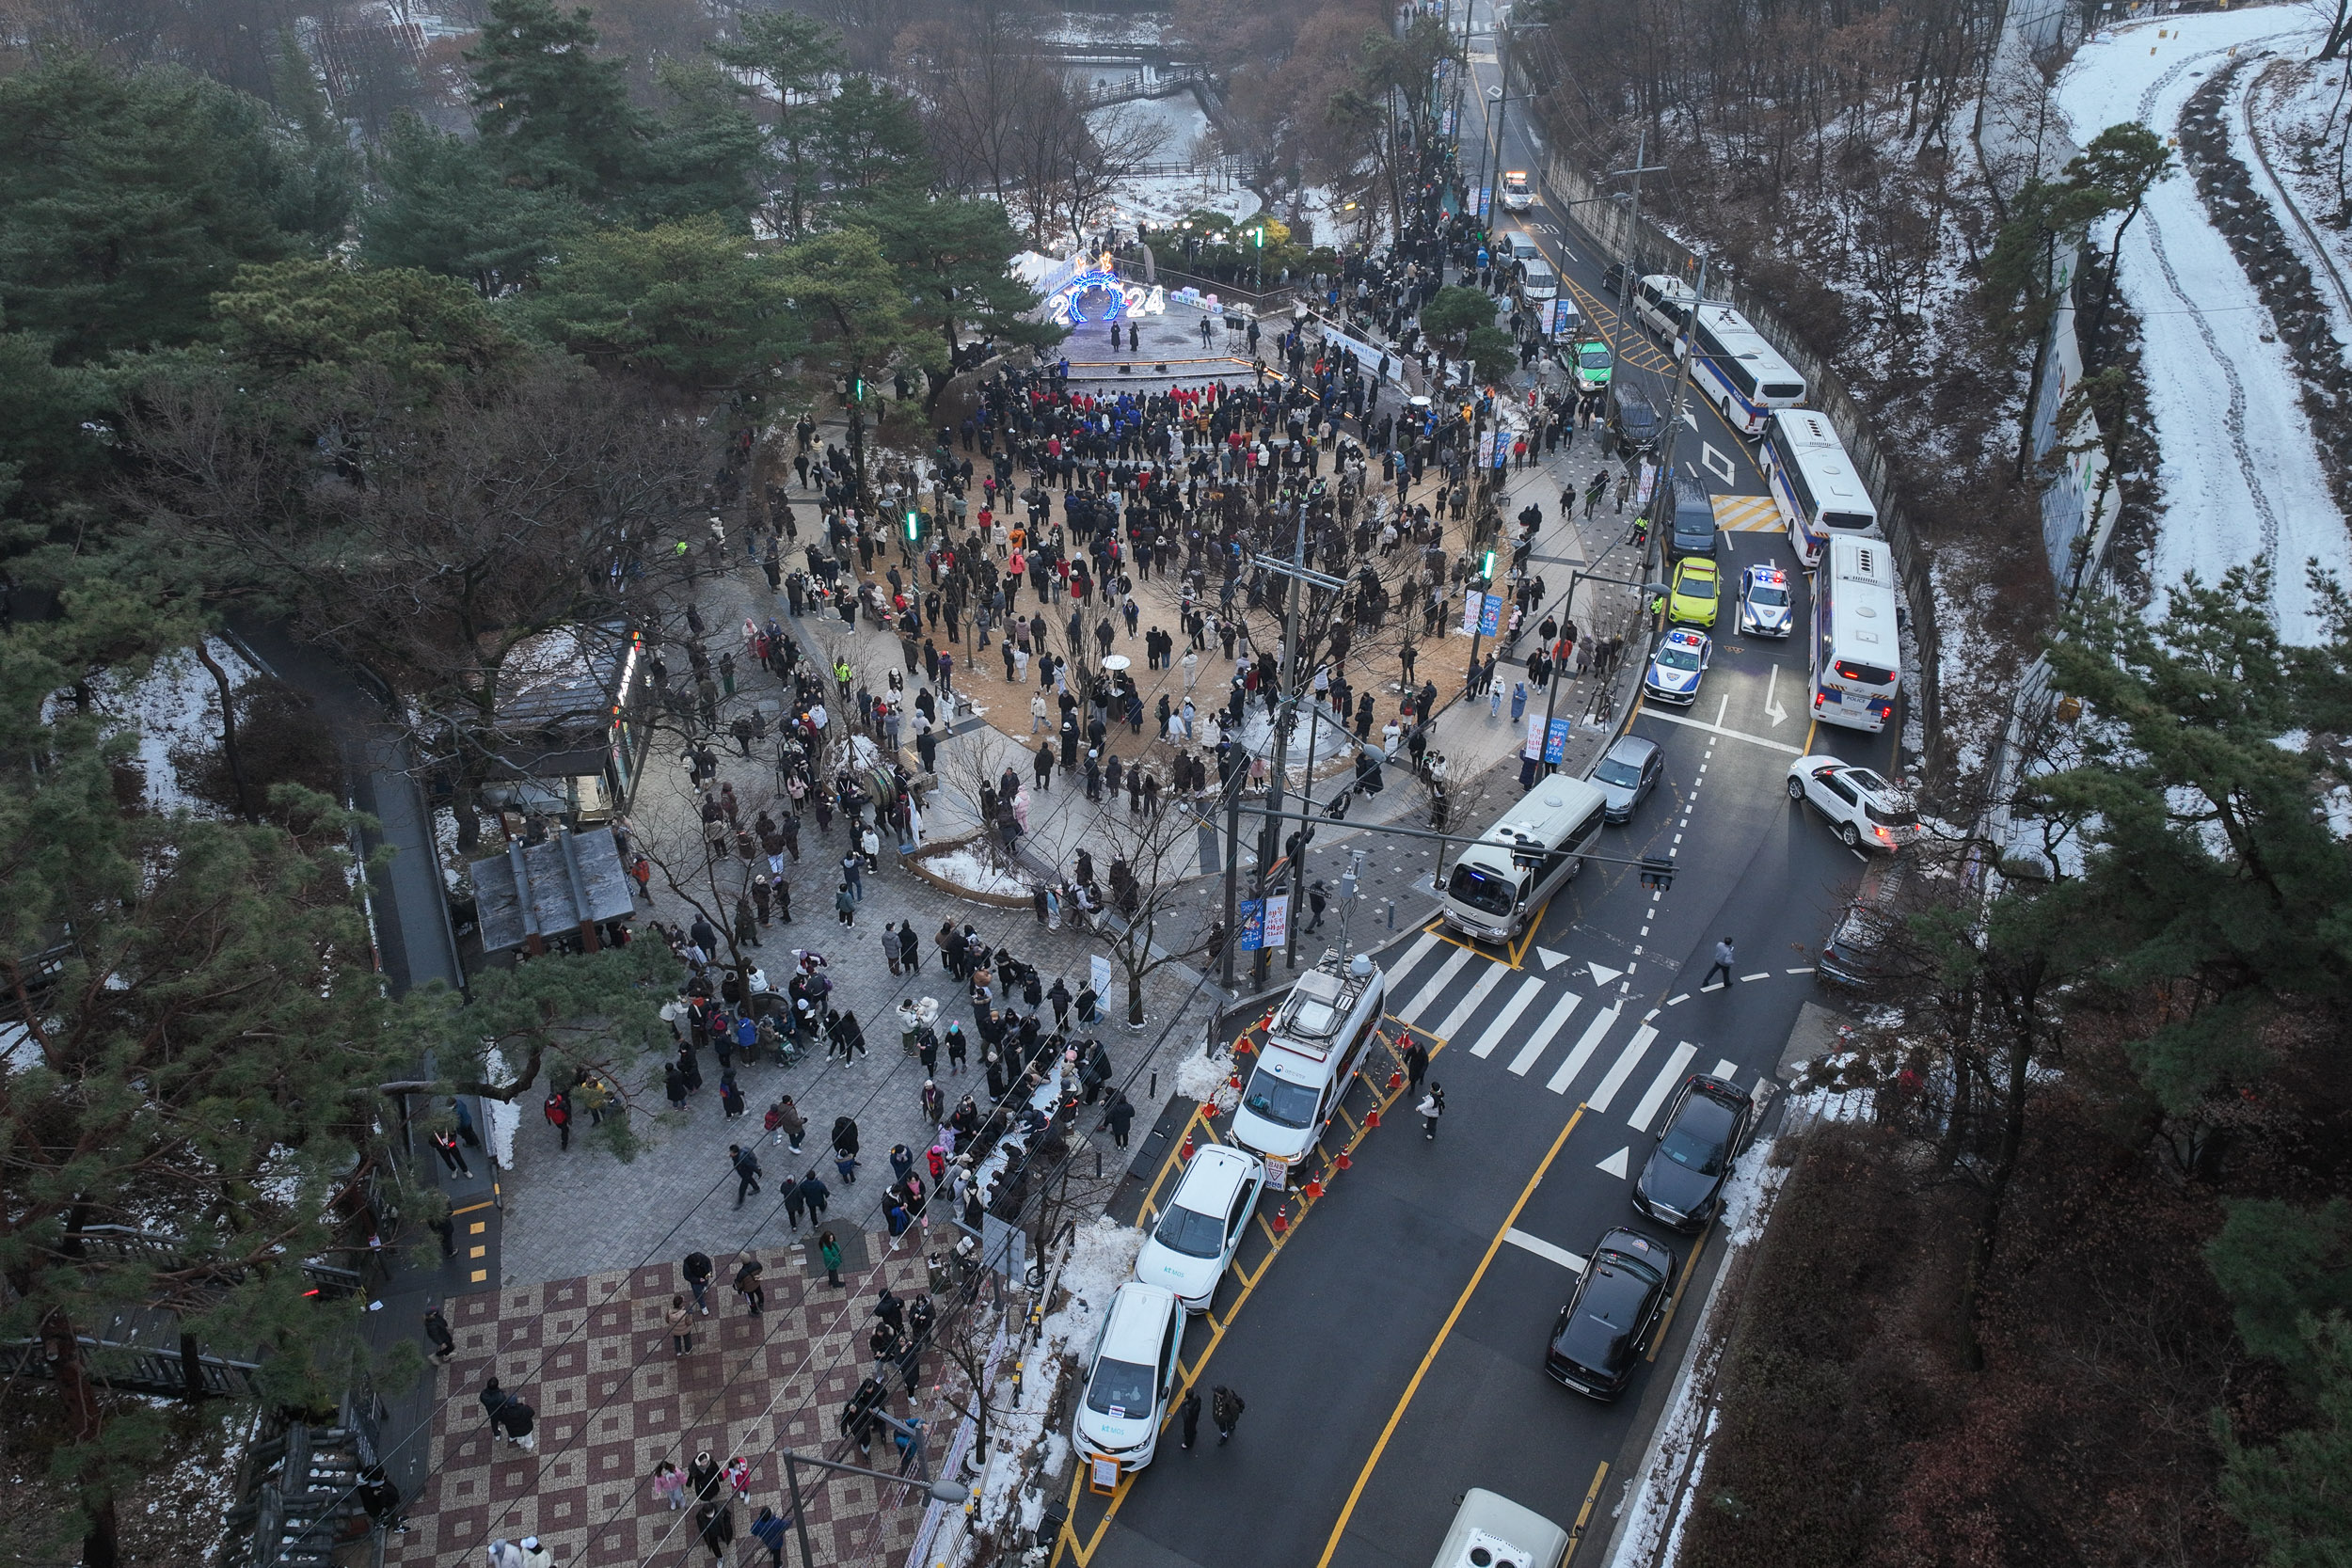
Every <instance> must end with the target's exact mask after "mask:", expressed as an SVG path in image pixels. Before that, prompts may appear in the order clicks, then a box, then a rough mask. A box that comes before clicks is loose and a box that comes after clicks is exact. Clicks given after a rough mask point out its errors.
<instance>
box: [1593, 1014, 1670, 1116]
mask: <svg viewBox="0 0 2352 1568" xmlns="http://www.w3.org/2000/svg"><path fill="white" fill-rule="evenodd" d="M1657 1037H1658V1031H1657V1030H1655V1029H1653V1028H1651V1027H1650V1026H1649V1025H1648V1024H1646V1023H1645V1024H1643V1025H1642V1026H1641V1027H1640V1028H1639V1029H1636V1030H1634V1031H1633V1038H1632V1039H1630V1040H1629V1041H1628V1042H1627V1043H1626V1048H1625V1049H1624V1050H1623V1051H1622V1052H1620V1053H1618V1054H1617V1059H1616V1060H1615V1061H1613V1062H1612V1063H1611V1064H1610V1065H1609V1072H1608V1074H1607V1076H1605V1077H1603V1078H1602V1079H1601V1081H1600V1083H1599V1084H1598V1085H1596V1086H1595V1088H1594V1089H1593V1095H1592V1098H1591V1099H1590V1100H1588V1101H1585V1103H1586V1104H1587V1105H1590V1106H1591V1107H1592V1108H1593V1109H1594V1110H1595V1111H1606V1110H1607V1109H1609V1102H1610V1101H1613V1100H1614V1099H1616V1098H1617V1091H1618V1090H1619V1089H1621V1088H1623V1087H1625V1081H1626V1080H1627V1079H1628V1078H1630V1077H1632V1076H1633V1069H1635V1068H1636V1067H1638V1066H1640V1065H1641V1061H1642V1053H1643V1052H1645V1051H1647V1050H1648V1049H1649V1042H1650V1041H1652V1040H1654V1039H1656V1038H1657Z"/></svg>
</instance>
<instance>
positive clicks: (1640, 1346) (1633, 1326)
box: [1544, 1229, 1675, 1400]
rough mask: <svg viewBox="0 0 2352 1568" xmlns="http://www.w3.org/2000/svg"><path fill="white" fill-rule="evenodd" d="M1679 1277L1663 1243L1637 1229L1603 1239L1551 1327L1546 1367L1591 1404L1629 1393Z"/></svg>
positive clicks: (1614, 1232)
mask: <svg viewBox="0 0 2352 1568" xmlns="http://www.w3.org/2000/svg"><path fill="white" fill-rule="evenodd" d="M1674 1278H1675V1259H1674V1254H1673V1253H1671V1252H1668V1251H1667V1250H1666V1249H1665V1247H1664V1246H1663V1245H1661V1243H1657V1242H1653V1241H1651V1240H1650V1239H1649V1238H1648V1237H1647V1236H1645V1235H1643V1234H1641V1233H1640V1232H1639V1231H1635V1230H1622V1229H1620V1230H1612V1231H1610V1232H1609V1233H1608V1234H1606V1235H1604V1236H1603V1237H1601V1239H1600V1242H1599V1243H1598V1244H1597V1245H1596V1246H1595V1247H1594V1248H1593V1256H1592V1258H1591V1259H1590V1260H1589V1261H1587V1262H1586V1263H1585V1265H1584V1274H1583V1276H1582V1277H1581V1278H1580V1279H1578V1280H1577V1282H1576V1292H1575V1293H1574V1294H1573V1295H1571V1296H1569V1297H1568V1304H1567V1305H1566V1306H1565V1307H1562V1308H1560V1321H1559V1322H1558V1323H1555V1324H1553V1325H1552V1330H1551V1343H1550V1345H1549V1348H1548V1349H1547V1350H1546V1351H1545V1353H1544V1370H1545V1371H1546V1372H1548V1373H1549V1374H1550V1376H1551V1378H1552V1379H1553V1381H1555V1382H1558V1383H1564V1384H1565V1385H1567V1386H1569V1387H1571V1388H1573V1389H1575V1390H1576V1391H1577V1392H1578V1393H1580V1394H1584V1395H1588V1396H1590V1397H1591V1398H1593V1399H1597V1400H1613V1399H1615V1398H1616V1397H1617V1396H1618V1395H1619V1394H1622V1393H1624V1392H1625V1386H1626V1385H1627V1384H1629V1383H1630V1382H1632V1381H1633V1369H1634V1368H1636V1367H1638V1366H1640V1365H1641V1363H1642V1353H1643V1352H1644V1351H1645V1350H1646V1349H1648V1348H1649V1338H1650V1336H1651V1335H1652V1334H1655V1333H1656V1332H1657V1331H1658V1323H1659V1320H1660V1319H1661V1318H1663V1317H1664V1316H1665V1315H1666V1303H1667V1302H1668V1301H1669V1300H1671V1299H1672V1298H1673V1296H1674Z"/></svg>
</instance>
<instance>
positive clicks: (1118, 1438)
mask: <svg viewBox="0 0 2352 1568" xmlns="http://www.w3.org/2000/svg"><path fill="white" fill-rule="evenodd" d="M1183 1338H1184V1308H1183V1307H1179V1306H1177V1305H1176V1295H1175V1292H1174V1291H1166V1290H1162V1289H1161V1288H1160V1287H1159V1286H1157V1285H1140V1284H1137V1283H1136V1282H1135V1281H1133V1280H1130V1281H1128V1282H1127V1283H1126V1284H1124V1285H1121V1286H1120V1288H1119V1289H1118V1290H1117V1291H1113V1292H1112V1294H1111V1305H1110V1309H1109V1310H1108V1311H1106V1312H1104V1314H1103V1328H1102V1332H1101V1333H1099V1334H1097V1335H1096V1336H1095V1338H1094V1354H1093V1356H1092V1357H1091V1358H1090V1359H1089V1361H1088V1363H1087V1382H1086V1396H1085V1398H1083V1399H1082V1400H1081V1401H1080V1402H1079V1403H1078V1422H1077V1437H1078V1452H1079V1453H1080V1454H1082V1455H1084V1456H1085V1457H1086V1458H1087V1459H1088V1460H1089V1461H1092V1460H1101V1459H1107V1460H1110V1461H1112V1462H1113V1463H1115V1464H1117V1465H1118V1466H1119V1467H1120V1469H1122V1470H1140V1469H1142V1468H1143V1467H1144V1466H1145V1465H1149V1464H1151V1463H1152V1453H1153V1451H1154V1450H1155V1449H1157V1448H1158V1447H1159V1439H1160V1420H1161V1418H1163V1417H1164V1416H1166V1415H1167V1414H1168V1396H1169V1395H1170V1394H1171V1393H1173V1392H1174V1391H1175V1387H1176V1348H1177V1345H1178V1343H1179V1342H1180V1341H1181V1340H1182V1339H1183Z"/></svg>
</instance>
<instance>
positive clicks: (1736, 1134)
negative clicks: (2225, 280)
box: [1633, 1072, 1756, 1230]
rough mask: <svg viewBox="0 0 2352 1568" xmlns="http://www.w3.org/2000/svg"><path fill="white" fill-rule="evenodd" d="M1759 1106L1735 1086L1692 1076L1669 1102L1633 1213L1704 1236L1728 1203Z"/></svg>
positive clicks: (1702, 1075)
mask: <svg viewBox="0 0 2352 1568" xmlns="http://www.w3.org/2000/svg"><path fill="white" fill-rule="evenodd" d="M1755 1116H1756V1103H1755V1101H1751V1100H1750V1099H1749V1098H1748V1097H1747V1096H1746V1095H1744V1094H1742V1093H1740V1090H1739V1088H1738V1087H1737V1086H1735V1085H1730V1084H1726V1083H1724V1081H1723V1080H1722V1079H1720V1078H1713V1077H1709V1076H1708V1074H1706V1073H1703V1072H1694V1073H1692V1075H1691V1076H1690V1077H1688V1078H1685V1079H1684V1080H1683V1081H1682V1086H1681V1087H1680V1088H1678V1089H1677V1090H1676V1091H1675V1097H1674V1099H1673V1100H1672V1101H1668V1102H1667V1106H1666V1130H1665V1131H1664V1132H1661V1133H1660V1134H1659V1135H1658V1147H1657V1148H1654V1149H1652V1150H1650V1156H1649V1164H1645V1165H1644V1166H1643V1167H1642V1176H1641V1180H1638V1181H1636V1182H1634V1183H1633V1207H1635V1208H1636V1209H1639V1210H1640V1211H1641V1212H1643V1213H1645V1214H1647V1215H1648V1216H1649V1217H1650V1218H1651V1219H1654V1220H1656V1221H1658V1222H1659V1223H1660V1224H1661V1225H1671V1226H1673V1227H1675V1228H1676V1229H1677V1230H1704V1229H1706V1228H1707V1227H1708V1225H1709V1224H1710V1223H1712V1221H1713V1220H1714V1218H1715V1211H1716V1209H1717V1208H1718V1207H1719V1206H1720V1205H1721V1204H1722V1202H1723V1199H1724V1182H1725V1181H1726V1180H1730V1178H1731V1164H1732V1162H1733V1161H1734V1160H1736V1159H1738V1158H1739V1155H1740V1148H1741V1147H1742V1146H1743V1145H1745V1144H1746V1142H1747V1139H1748V1129H1749V1127H1750V1126H1751V1125H1752V1123H1753V1121H1754V1119H1755Z"/></svg>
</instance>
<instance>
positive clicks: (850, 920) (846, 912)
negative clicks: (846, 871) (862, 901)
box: [833, 882, 857, 927]
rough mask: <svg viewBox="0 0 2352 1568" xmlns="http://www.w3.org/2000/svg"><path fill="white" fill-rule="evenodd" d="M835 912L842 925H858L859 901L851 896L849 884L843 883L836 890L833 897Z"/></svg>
mask: <svg viewBox="0 0 2352 1568" xmlns="http://www.w3.org/2000/svg"><path fill="white" fill-rule="evenodd" d="M833 912H834V915H835V916H837V917H838V918H839V919H840V921H841V924H842V925H844V926H846V927H855V926H856V925H857V900H856V899H855V898H853V897H851V896H850V884H849V883H847V882H843V883H841V884H839V886H838V887H837V888H836V889H835V891H834V895H833Z"/></svg>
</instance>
